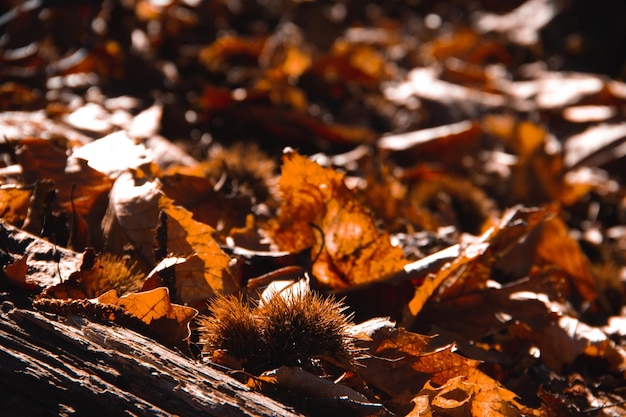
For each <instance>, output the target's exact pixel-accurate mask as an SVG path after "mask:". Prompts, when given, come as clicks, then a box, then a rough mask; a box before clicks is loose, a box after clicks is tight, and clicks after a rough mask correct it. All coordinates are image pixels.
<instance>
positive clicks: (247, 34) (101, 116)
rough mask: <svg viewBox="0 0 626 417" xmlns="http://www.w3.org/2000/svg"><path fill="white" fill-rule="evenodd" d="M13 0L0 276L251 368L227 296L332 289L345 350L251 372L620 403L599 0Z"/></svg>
mask: <svg viewBox="0 0 626 417" xmlns="http://www.w3.org/2000/svg"><path fill="white" fill-rule="evenodd" d="M9 3H11V4H7V5H3V6H2V9H1V10H0V13H2V14H1V15H0V16H1V18H0V22H2V23H1V25H2V28H1V29H2V30H3V38H2V39H3V40H2V43H1V44H0V62H1V63H2V65H1V66H0V74H1V77H2V84H1V85H0V110H1V112H2V113H1V114H0V132H1V135H2V138H3V142H2V144H1V145H0V153H1V154H2V166H1V167H0V178H1V186H0V215H1V216H2V222H1V223H0V229H1V230H0V233H1V236H2V238H1V242H2V243H1V247H0V249H1V252H0V259H2V272H1V274H0V290H1V291H2V293H3V297H5V298H7V297H8V298H10V297H12V296H17V295H18V294H21V295H23V294H26V296H27V297H29V299H31V300H32V304H33V306H34V307H35V308H38V309H40V310H43V311H47V312H49V313H53V314H57V315H82V316H85V317H89V318H91V319H94V320H101V321H106V322H110V323H111V324H112V325H122V326H127V327H131V328H133V329H135V330H137V331H140V332H145V333H147V334H149V335H150V336H151V337H154V338H155V340H157V341H159V342H160V343H163V344H165V345H167V346H170V347H176V348H177V349H179V351H180V352H181V353H184V354H187V355H190V356H192V357H195V358H196V359H197V360H198V366H213V365H212V364H215V363H217V364H222V365H226V366H229V367H232V368H234V369H239V370H241V369H245V366H243V365H242V364H245V363H246V358H241V357H238V358H237V360H232V359H233V358H232V356H233V355H232V352H231V353H230V354H229V352H228V349H226V350H224V349H221V350H220V349H218V350H216V351H215V352H213V353H212V355H210V356H209V357H206V356H205V357H203V356H202V355H200V354H199V351H200V349H201V347H199V346H198V333H199V330H202V323H203V321H204V323H205V330H206V323H207V321H206V320H209V323H212V324H211V325H210V326H208V327H209V330H210V329H216V328H220V323H215V322H214V321H213V322H211V321H210V320H215V319H216V317H217V318H219V315H213V316H212V315H211V314H212V312H211V308H210V307H209V306H210V305H212V303H213V305H220V304H219V303H220V302H224V301H223V300H225V299H227V300H238V301H237V302H239V303H242V304H241V306H240V307H237V308H240V309H241V311H240V312H243V313H242V314H241V315H234V316H232V317H230V316H228V315H226V316H224V317H230V318H228V320H235V321H236V320H239V319H240V316H241V317H243V319H242V320H244V321H246V323H248V324H249V326H247V327H246V326H243V327H242V328H244V329H248V328H249V329H251V330H250V331H252V332H254V331H255V330H254V329H256V328H257V326H258V324H259V323H263V322H264V320H270V321H271V323H272V324H273V326H275V327H274V328H275V329H287V328H288V329H300V327H298V326H299V325H301V324H302V323H300V324H298V325H296V324H294V323H292V321H293V320H295V319H294V317H295V318H298V317H305V318H306V320H304V319H303V320H304V322H303V323H304V324H303V326H305V327H307V326H309V327H307V329H309V328H310V327H313V328H315V325H316V323H317V321H315V320H316V318H315V317H311V316H310V314H309V315H307V314H305V313H309V312H308V311H307V310H306V309H307V308H308V307H307V305H308V304H310V303H308V301H307V302H304V303H301V302H297V301H298V300H300V298H298V297H305V298H304V300H309V301H310V300H318V301H319V303H321V304H320V305H322V306H334V307H333V308H335V307H337V306H339V305H341V306H344V307H345V310H343V307H341V308H339V307H337V308H339V310H341V311H340V312H339V313H337V314H342V315H343V314H345V316H339V317H341V320H339V319H338V318H337V317H335V316H333V317H334V318H332V320H331V318H329V316H325V315H324V312H323V311H322V310H324V309H321V310H320V313H319V315H320V316H321V318H320V320H322V321H321V323H324V321H323V320H326V322H328V320H330V321H331V322H334V323H341V328H342V329H343V330H342V331H345V332H346V335H349V338H350V340H351V343H354V348H355V349H357V352H358V355H357V356H358V358H357V359H355V360H354V361H345V360H344V361H341V360H337V358H336V357H335V358H333V355H332V354H328V353H329V352H324V353H323V354H318V353H315V354H307V353H306V352H308V350H307V349H302V352H300V351H295V352H294V351H289V350H288V351H287V353H286V354H284V356H285V357H290V358H298V359H297V360H296V361H295V363H294V361H286V362H285V363H280V360H278V359H277V358H280V357H281V356H283V354H277V355H274V356H273V359H272V360H271V361H270V364H271V367H272V368H274V369H270V370H264V371H265V372H263V373H260V374H259V373H257V374H255V373H254V372H251V373H247V374H246V373H241V374H240V376H241V378H242V379H243V380H244V381H245V382H247V383H248V384H249V385H250V386H252V387H254V388H255V389H259V390H262V391H263V392H266V393H267V394H268V395H273V396H277V397H278V398H280V399H281V400H283V401H285V402H287V403H289V404H292V405H293V406H294V407H296V408H297V409H299V410H302V411H303V412H306V413H309V414H314V415H317V414H321V413H322V412H324V411H325V412H328V410H329V409H332V410H334V411H336V412H337V413H347V412H350V413H352V414H356V415H380V416H382V415H408V416H418V415H430V416H449V415H464V416H467V415H470V416H485V415H488V416H516V415H520V416H521V415H533V416H551V415H555V416H577V415H600V416H604V415H606V416H612V415H619V414H623V413H624V412H625V410H624V396H623V392H624V389H625V387H626V380H625V378H624V377H625V375H624V370H625V369H626V366H625V363H624V360H625V359H626V352H625V350H624V347H625V346H626V338H625V335H624V331H623V328H622V327H623V321H624V311H625V310H626V309H625V308H624V304H625V303H626V287H625V286H624V282H625V278H626V256H624V253H625V249H626V240H625V238H624V235H625V234H624V222H625V221H626V214H625V208H626V203H625V201H626V200H625V193H624V186H623V182H622V181H623V179H624V173H623V163H624V155H626V153H625V152H624V149H623V148H624V143H623V142H624V132H623V130H624V129H623V122H622V121H621V118H622V116H623V114H624V109H625V108H626V107H625V103H626V101H625V97H626V93H625V92H626V85H625V84H624V82H623V81H622V80H623V79H624V76H625V74H624V72H623V71H624V65H623V62H624V61H625V60H624V56H623V54H622V55H621V59H622V62H621V65H622V66H621V69H620V67H616V66H615V65H614V64H613V62H614V60H610V59H608V57H610V56H614V57H618V58H619V57H620V55H619V54H620V52H619V51H612V52H611V53H612V54H613V55H611V54H610V53H609V54H606V51H607V50H609V51H610V45H612V43H611V42H605V44H604V46H606V48H605V49H600V48H597V44H595V43H596V42H598V37H596V36H595V35H596V33H595V32H594V28H593V25H591V26H589V25H587V26H585V24H583V23H584V22H586V20H585V19H586V18H587V19H588V17H587V16H585V13H584V8H582V9H581V8H576V7H574V6H572V5H571V4H560V3H559V4H553V2H547V1H534V0H529V1H522V2H503V3H502V4H498V5H496V4H491V3H489V2H479V4H478V5H474V6H469V5H460V4H458V5H452V4H448V3H446V2H434V3H433V4H429V5H426V4H413V3H411V2H404V3H403V2H389V4H378V3H377V2H367V5H366V7H364V5H363V4H362V3H361V2H354V1H346V2H322V1H317V2H285V3H284V4H283V3H281V4H280V5H278V4H275V5H274V6H272V7H270V6H269V5H268V4H266V2H250V4H249V5H247V6H246V8H245V10H244V9H238V8H236V7H233V4H231V3H230V2H221V1H209V0H207V1H204V0H203V1H197V2H189V1H177V0H175V1H170V2H154V1H131V2H120V1H116V0H107V1H104V2H81V1H78V2H77V3H80V4H81V5H82V6H84V7H83V8H77V9H76V10H68V9H67V8H63V7H57V6H56V5H54V4H52V3H50V4H48V3H42V4H40V5H38V6H37V5H36V6H35V7H39V8H40V9H41V10H39V11H34V10H30V9H28V8H20V6H19V5H17V4H15V5H12V2H9ZM83 3H84V4H83ZM472 7H474V8H472ZM611 7H619V6H611ZM611 7H609V6H607V7H606V8H604V7H598V10H594V13H605V15H604V16H610V15H611V14H613V15H619V11H615V10H612V9H611ZM83 9H84V10H87V11H88V13H82V12H80V10H83ZM600 9H601V10H600ZM43 10H45V11H46V13H40V11H43ZM84 10H83V11H84ZM209 10H210V12H208V11H209ZM529 15H532V16H533V18H532V19H530V18H527V16H529ZM15 16H19V18H17V17H15ZM564 21H567V22H570V24H572V22H575V24H574V26H576V24H578V26H577V27H570V26H567V25H563V22H564ZM60 22H65V26H64V25H63V24H61V23H60ZM607 22H608V23H607V28H609V29H607V30H609V31H610V22H611V20H607ZM43 27H45V28H47V30H45V31H43V30H40V29H41V28H43ZM564 31H565V32H567V33H566V36H565V37H564V39H565V41H562V37H560V35H557V34H563V33H564ZM619 33H620V32H617V31H616V32H613V34H612V36H613V37H614V38H615V39H611V41H615V43H619V36H620V35H619ZM623 41H624V39H623V36H622V44H623ZM603 54H606V55H603ZM620 71H621V72H620ZM285 279H287V281H285ZM294 283H298V284H294ZM303 283H305V284H303ZM267 286H269V287H270V288H274V289H275V288H282V289H281V290H278V293H274V295H273V296H274V297H287V298H286V299H287V300H292V301H294V303H293V305H292V304H289V302H287V304H285V303H282V302H280V300H281V299H279V298H277V299H276V300H275V302H274V303H272V302H267V299H268V297H270V296H268V295H267V294H268V293H267V292H265V293H263V294H261V292H262V291H263V289H264V288H265V287H267ZM302 286H303V287H302ZM295 288H300V289H295ZM303 288H304V289H303ZM265 291H268V290H267V289H265ZM277 294H278V295H277ZM280 294H282V295H280ZM228 297H230V298H228ZM264 297H265V298H264ZM306 297H314V298H312V299H310V298H306ZM318 297H319V298H318ZM270 299H271V297H270ZM220 300H222V301H220ZM264 300H266V301H264ZM339 300H340V301H339ZM316 302H317V301H316ZM215 303H217V304H215ZM264 303H265V304H264ZM268 306H270V307H268ZM272 306H273V307H272ZM268 308H269V309H270V310H271V311H270V310H268ZM292 308H293V309H296V310H297V309H301V310H298V312H297V314H296V313H294V311H293V310H292ZM331 310H332V309H331ZM237 311H239V310H237ZM285 312H287V313H288V314H282V313H285ZM278 313H281V314H278ZM198 314H199V317H200V318H199V319H196V316H198ZM290 314H294V315H293V316H290ZM268 317H269V318H268ZM286 317H287V318H286ZM288 317H292V318H291V319H289V318H288ZM270 318H271V319H270ZM335 319H337V320H339V321H333V320H335ZM344 320H345V321H344ZM620 323H621V324H620ZM292 325H293V326H292ZM199 327H200V328H199ZM246 331H248V330H246ZM316 332H317V333H316ZM316 332H313V334H314V335H315V336H314V337H315V338H317V337H321V336H320V333H319V331H316ZM279 333H280V334H282V333H281V332H279V331H278V330H273V331H272V333H271V335H272V337H274V336H275V335H276V334H279ZM287 333H289V332H287ZM304 334H305V335H306V334H308V333H306V332H305V333H304ZM239 336H241V335H239ZM244 336H245V337H250V336H249V335H244ZM281 337H287V336H281ZM288 337H295V338H296V340H303V338H304V339H306V337H310V336H303V334H301V333H298V331H296V332H295V333H291V334H290V335H289V336H288ZM346 337H348V336H346ZM298 338H300V339H298ZM209 339H210V340H213V339H211V338H210V337H209ZM271 340H272V348H271V349H270V348H267V349H266V350H268V351H272V350H273V349H274V348H276V349H278V347H279V346H278V345H280V343H281V341H280V340H276V339H275V338H272V339H271ZM309 342H311V341H310V340H309ZM226 345H228V344H226ZM274 345H276V346H274ZM277 351H280V352H283V351H282V350H280V349H278V350H277ZM303 352H304V354H305V356H307V355H308V356H310V357H307V358H303V357H302V356H299V355H300V354H302V353H303ZM330 353H332V352H330ZM237 354H238V355H239V356H242V355H245V349H244V351H243V353H242V352H240V351H238V353H237ZM250 355H251V357H257V358H258V357H259V352H251V353H250ZM255 355H256V356H255ZM261 357H262V355H261ZM298 365H306V366H298ZM259 369H260V368H259ZM247 371H250V370H249V369H247ZM320 399H323V400H324V401H322V402H321V403H322V404H324V407H322V408H324V409H323V410H320V408H319V404H316V400H320ZM328 407H330V408H328Z"/></svg>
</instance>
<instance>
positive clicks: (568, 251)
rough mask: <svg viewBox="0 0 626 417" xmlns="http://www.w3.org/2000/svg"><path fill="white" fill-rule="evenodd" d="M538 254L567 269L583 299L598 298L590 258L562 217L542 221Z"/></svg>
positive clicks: (539, 256)
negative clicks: (570, 233) (569, 231)
mask: <svg viewBox="0 0 626 417" xmlns="http://www.w3.org/2000/svg"><path fill="white" fill-rule="evenodd" d="M536 254H537V258H538V260H541V261H543V262H547V263H548V264H552V265H556V266H557V267H559V268H561V269H562V270H563V271H565V272H566V273H567V274H568V275H569V277H570V280H571V285H572V286H573V287H574V288H576V289H577V290H578V294H579V295H580V296H581V297H582V299H583V300H585V301H589V302H593V301H595V300H597V296H598V293H597V286H598V284H597V283H596V280H595V278H594V277H593V274H592V272H591V264H590V262H589V259H588V258H587V257H586V256H585V254H584V253H583V252H582V250H581V248H580V246H579V245H578V243H577V242H576V241H575V240H574V239H573V238H572V237H570V236H569V235H568V231H567V226H566V224H565V222H564V221H563V220H562V219H561V218H558V217H555V218H552V219H549V220H548V221H545V222H543V223H542V225H541V238H540V240H539V243H538V246H537V249H536Z"/></svg>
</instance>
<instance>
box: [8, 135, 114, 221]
mask: <svg viewBox="0 0 626 417" xmlns="http://www.w3.org/2000/svg"><path fill="white" fill-rule="evenodd" d="M17 152H18V154H19V155H20V164H21V165H22V168H23V173H24V182H25V183H34V182H35V181H37V180H42V179H49V180H53V181H54V184H55V187H56V189H57V190H58V191H57V196H58V200H59V202H60V204H61V206H62V207H63V208H65V209H68V210H70V207H73V208H74V209H75V210H76V212H77V213H79V214H80V215H81V216H83V217H84V218H86V219H92V220H93V222H94V223H97V222H98V221H99V218H98V216H96V215H95V214H97V213H100V212H101V207H103V205H104V202H105V201H106V197H107V194H108V192H109V190H110V189H111V184H112V183H111V181H110V180H109V178H108V177H107V176H105V175H104V174H101V173H100V172H98V171H96V170H94V169H93V168H91V167H89V166H88V164H87V162H86V161H84V160H82V159H71V158H67V156H66V150H65V149H63V148H61V147H59V146H58V145H56V144H55V143H53V142H52V141H48V140H43V139H24V140H22V141H20V143H19V146H18V150H17ZM72 190H73V191H72Z"/></svg>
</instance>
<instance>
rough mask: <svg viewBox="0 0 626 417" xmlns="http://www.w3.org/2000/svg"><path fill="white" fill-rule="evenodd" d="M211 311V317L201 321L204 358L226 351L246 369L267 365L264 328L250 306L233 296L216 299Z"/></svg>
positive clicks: (200, 319)
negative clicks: (262, 329) (262, 330)
mask: <svg viewBox="0 0 626 417" xmlns="http://www.w3.org/2000/svg"><path fill="white" fill-rule="evenodd" d="M208 307H209V312H210V314H211V315H210V316H201V317H199V318H198V329H199V332H200V339H199V341H200V344H201V345H203V350H202V354H203V356H208V357H211V358H213V356H214V355H215V354H216V352H218V351H225V352H226V354H227V355H228V356H229V357H230V358H231V359H234V360H235V361H236V362H237V363H239V364H240V365H241V367H243V368H244V369H252V368H254V367H256V366H258V365H259V364H260V363H263V362H266V361H267V360H266V354H265V353H264V352H265V350H264V345H263V339H262V337H261V327H260V326H259V323H258V321H257V319H256V318H255V317H254V316H253V315H252V311H251V308H250V306H249V305H248V304H247V303H244V301H243V300H242V299H241V298H240V297H236V296H234V295H229V296H223V297H222V296H220V297H217V298H214V299H213V300H212V301H211V303H210V304H209V306H208Z"/></svg>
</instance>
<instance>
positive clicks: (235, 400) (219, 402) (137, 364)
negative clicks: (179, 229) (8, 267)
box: [0, 294, 300, 417]
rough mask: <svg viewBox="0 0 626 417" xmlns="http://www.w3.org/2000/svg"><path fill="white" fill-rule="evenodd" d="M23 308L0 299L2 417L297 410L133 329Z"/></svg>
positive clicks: (267, 413) (282, 413) (247, 413)
mask: <svg viewBox="0 0 626 417" xmlns="http://www.w3.org/2000/svg"><path fill="white" fill-rule="evenodd" d="M5 295H6V294H5ZM3 299H4V301H1V300H3ZM20 307H21V306H20ZM20 307H16V306H15V304H14V303H13V302H12V301H9V300H7V298H6V297H0V347H1V350H0V415H3V416H25V415H32V416H35V415H36V416H71V415H75V416H76V415H89V416H116V415H130V416H170V415H180V416H226V417H229V416H260V417H265V416H294V417H295V416H299V415H300V414H297V413H296V412H295V411H294V410H293V409H290V408H288V407H286V406H285V405H283V404H280V403H278V402H276V401H275V400H272V399H270V398H268V397H265V396H263V395H262V394H260V393H258V392H255V391H253V390H251V389H250V388H248V387H247V386H245V385H244V384H242V383H240V382H239V381H237V380H236V379H234V378H232V377H231V376H229V375H228V374H226V373H224V372H221V371H220V370H217V369H213V368H211V367H209V366H206V365H203V364H201V363H198V362H196V361H193V360H191V359H189V358H187V357H185V356H183V355H182V354H179V353H177V352H175V351H172V350H169V349H167V348H165V347H164V346H163V345H161V344H159V343H158V342H156V341H154V340H152V339H150V338H148V337H145V336H143V335H141V334H139V333H136V332H134V331H132V330H130V329H127V328H124V327H120V326H117V325H113V324H111V325H109V324H104V323H98V322H95V321H91V320H90V319H87V318H84V317H79V316H69V317H58V316H56V315H53V314H48V313H41V312H38V311H33V310H32V309H29V308H20Z"/></svg>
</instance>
